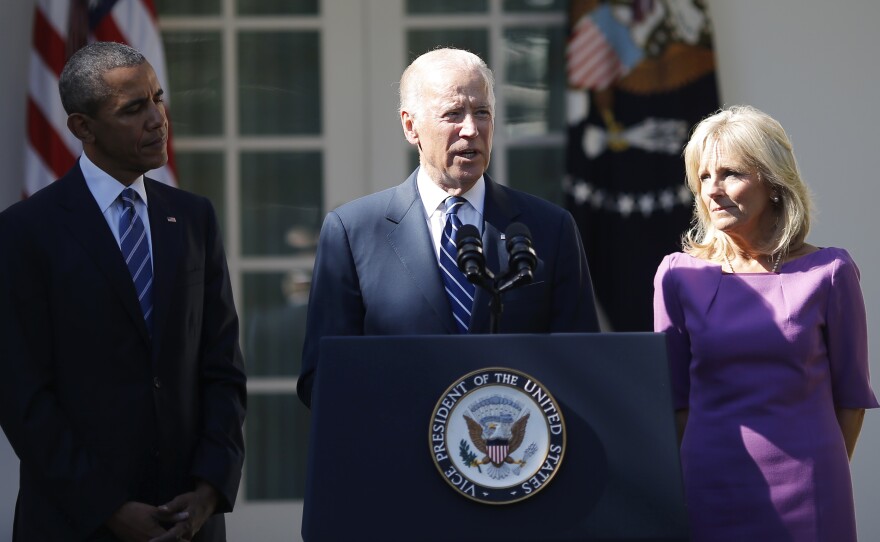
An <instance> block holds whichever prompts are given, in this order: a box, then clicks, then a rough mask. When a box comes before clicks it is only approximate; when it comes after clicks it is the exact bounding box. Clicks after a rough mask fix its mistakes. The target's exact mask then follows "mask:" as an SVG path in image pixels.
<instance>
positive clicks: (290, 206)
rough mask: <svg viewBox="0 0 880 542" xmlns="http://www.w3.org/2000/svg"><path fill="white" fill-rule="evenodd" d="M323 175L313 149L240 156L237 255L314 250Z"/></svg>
mask: <svg viewBox="0 0 880 542" xmlns="http://www.w3.org/2000/svg"><path fill="white" fill-rule="evenodd" d="M323 176H324V174H323V170H322V165H321V153H320V152H318V151H314V152H246V153H242V155H241V225H242V226H241V227H242V239H241V242H242V252H243V253H244V254H245V255H252V256H269V255H290V254H303V253H309V252H314V250H315V246H316V244H317V238H318V232H319V231H320V229H321V219H322V218H323V217H322V216H321V209H322V207H321V206H322V204H323V202H322V188H321V187H322V186H323V185H322V182H323Z"/></svg>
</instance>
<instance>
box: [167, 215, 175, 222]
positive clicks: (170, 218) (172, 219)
mask: <svg viewBox="0 0 880 542" xmlns="http://www.w3.org/2000/svg"><path fill="white" fill-rule="evenodd" d="M166 218H167V219H168V222H175V223H176V222H177V219H176V218H174V217H173V216H169V217H166Z"/></svg>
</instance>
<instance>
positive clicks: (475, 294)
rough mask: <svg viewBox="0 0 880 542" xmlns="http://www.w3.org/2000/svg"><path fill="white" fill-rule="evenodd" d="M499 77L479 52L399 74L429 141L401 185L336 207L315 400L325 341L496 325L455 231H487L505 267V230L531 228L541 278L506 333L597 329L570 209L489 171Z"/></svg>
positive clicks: (308, 351) (314, 357) (443, 55)
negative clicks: (459, 257)
mask: <svg viewBox="0 0 880 542" xmlns="http://www.w3.org/2000/svg"><path fill="white" fill-rule="evenodd" d="M494 83H495V81H494V77H493V75H492V72H491V70H489V68H488V66H486V64H485V63H484V62H483V61H482V60H481V59H480V58H479V57H478V56H476V55H474V54H472V53H469V52H467V51H463V50H459V49H437V50H434V51H431V52H428V53H425V54H423V55H422V56H420V57H418V58H417V59H415V60H414V61H413V62H412V64H410V65H409V67H408V68H407V69H406V70H405V71H404V72H403V76H402V77H401V79H400V122H401V125H402V126H403V133H404V135H405V137H406V140H407V141H409V142H410V143H411V144H413V145H415V146H416V147H418V149H419V167H418V168H416V170H415V171H414V172H413V173H412V174H411V175H410V176H409V178H408V179H407V180H406V181H404V182H403V184H401V185H399V186H397V187H395V188H391V189H388V190H384V191H382V192H378V193H376V194H372V195H369V196H366V197H363V198H360V199H358V200H355V201H353V202H350V203H348V204H346V205H343V206H341V207H339V208H338V209H336V210H334V211H332V212H330V213H329V214H328V215H327V217H326V218H325V220H324V225H323V227H322V228H321V236H320V239H319V242H318V251H317V256H316V259H315V270H314V274H313V282H312V293H311V296H310V299H309V310H308V322H307V324H306V338H305V344H304V346H303V370H302V374H301V376H300V378H299V381H298V383H297V393H298V394H299V397H300V399H301V400H302V401H303V403H305V404H306V405H311V399H312V384H313V381H314V377H315V369H316V366H317V363H318V359H319V356H320V340H321V338H322V337H327V336H337V335H419V334H424V335H436V334H455V333H487V332H489V330H490V329H489V327H490V326H489V321H490V310H489V302H490V299H491V297H492V295H491V294H490V293H488V292H486V291H483V290H481V289H479V288H475V287H474V285H473V284H471V283H469V282H468V281H467V279H466V278H465V276H464V274H463V273H461V272H460V271H459V270H458V268H457V266H456V263H455V260H456V248H455V231H456V230H457V229H458V228H459V227H461V226H462V225H464V224H471V225H473V226H475V227H476V228H477V230H478V231H479V232H480V235H481V237H482V244H483V250H484V253H485V259H486V267H487V268H488V269H489V270H490V271H493V272H500V271H503V270H505V269H506V268H507V262H508V250H507V248H506V243H505V238H504V232H505V231H506V229H507V227H508V226H509V225H510V224H512V223H515V222H519V223H522V224H524V225H525V226H526V227H527V228H528V230H529V231H530V233H531V241H532V243H533V245H534V247H535V251H536V253H537V263H536V265H535V269H534V272H533V280H532V282H531V283H530V284H528V285H527V286H524V287H521V288H518V289H515V290H512V291H511V292H510V293H509V294H507V295H505V296H504V312H503V317H502V318H501V319H500V323H499V328H498V331H499V332H500V333H551V332H595V331H598V330H599V325H598V319H597V316H596V309H595V305H594V302H593V289H592V284H591V282H590V273H589V269H588V268H587V259H586V255H585V254H584V250H583V246H582V244H581V239H580V236H579V234H578V231H577V228H576V226H575V223H574V219H573V218H572V217H571V215H570V214H569V213H568V212H567V211H565V210H563V209H562V208H560V207H558V206H556V205H553V204H551V203H549V202H547V201H545V200H542V199H540V198H537V197H535V196H532V195H529V194H526V193H523V192H519V191H517V190H513V189H510V188H507V187H505V186H501V185H499V184H496V183H495V182H494V181H492V179H490V178H489V176H488V175H486V168H487V167H488V166H489V158H490V154H491V151H492V133H493V130H494V122H495V96H494Z"/></svg>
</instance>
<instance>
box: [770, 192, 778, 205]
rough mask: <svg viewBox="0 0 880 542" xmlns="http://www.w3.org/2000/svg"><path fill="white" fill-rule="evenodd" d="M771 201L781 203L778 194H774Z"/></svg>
mask: <svg viewBox="0 0 880 542" xmlns="http://www.w3.org/2000/svg"><path fill="white" fill-rule="evenodd" d="M770 201H772V202H773V203H779V196H778V195H777V194H773V197H771V198H770Z"/></svg>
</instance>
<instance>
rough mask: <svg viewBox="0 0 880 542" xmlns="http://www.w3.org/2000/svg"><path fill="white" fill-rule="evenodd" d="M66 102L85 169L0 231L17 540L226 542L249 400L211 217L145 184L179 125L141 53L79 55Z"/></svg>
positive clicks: (2, 363)
mask: <svg viewBox="0 0 880 542" xmlns="http://www.w3.org/2000/svg"><path fill="white" fill-rule="evenodd" d="M59 87H60V90H61V99H62V103H63V105H64V108H65V110H66V111H67V113H68V115H69V117H68V121H67V125H68V128H69V129H70V130H71V132H73V134H74V135H75V136H76V137H77V138H78V139H80V140H81V141H82V143H83V150H84V152H83V154H82V155H81V156H80V159H79V161H78V163H77V164H76V165H75V166H74V167H73V169H71V170H70V171H69V172H68V173H67V174H66V175H65V176H64V177H63V178H61V179H60V180H58V181H56V182H55V183H53V184H52V185H50V186H48V187H47V188H45V189H43V190H41V191H39V192H38V193H36V194H34V195H33V196H32V197H30V198H29V199H27V200H25V201H23V202H20V203H18V204H16V205H13V206H12V207H10V208H9V209H7V210H6V211H4V212H3V213H0V255H2V257H0V374H2V377H0V425H2V427H3V431H4V432H5V434H6V436H7V438H8V439H9V442H10V444H11V445H12V447H13V449H14V450H15V453H16V454H17V455H18V457H19V459H20V461H21V468H20V484H19V493H18V502H17V505H16V510H15V526H14V528H13V540H15V541H22V542H32V541H33V542H36V541H39V542H51V541H78V540H101V541H119V540H121V541H141V540H144V541H145V540H155V541H165V540H179V539H183V540H193V541H196V540H201V541H223V540H225V538H226V537H225V527H224V523H223V515H222V513H223V512H227V511H229V510H231V509H232V505H233V503H234V500H235V496H236V493H237V491H238V484H239V480H240V477H241V467H242V462H243V459H244V442H243V439H242V431H241V429H242V423H243V421H244V413H245V401H246V395H245V373H244V366H243V362H242V359H241V354H240V350H239V346H238V317H237V316H236V312H235V307H234V306H233V300H232V292H231V288H230V281H229V272H228V270H227V265H226V260H225V255H224V252H223V247H222V243H221V239H220V234H219V232H218V227H217V221H216V218H215V216H214V211H213V208H212V207H211V204H210V203H209V202H208V201H207V200H206V199H204V198H201V197H198V196H195V195H192V194H188V193H186V192H183V191H181V190H177V189H175V188H171V187H168V186H165V185H163V184H161V183H158V182H156V181H153V180H151V179H148V178H145V177H144V173H145V172H147V171H149V170H151V169H155V168H157V167H160V166H162V165H163V164H164V163H165V162H166V161H167V148H166V142H167V135H168V122H167V120H166V116H165V109H164V106H163V103H162V89H161V87H160V85H159V82H158V79H157V78H156V74H155V72H154V71H153V68H152V67H151V66H150V64H149V63H148V62H147V61H146V60H145V58H144V57H143V56H142V55H141V54H140V53H139V52H137V51H136V50H134V49H132V48H130V47H128V46H125V45H121V44H116V43H95V44H92V45H89V46H86V47H85V48H83V49H81V50H80V51H78V52H77V53H76V54H75V55H73V56H72V57H71V59H70V60H69V62H68V63H67V65H66V66H65V68H64V71H63V73H62V74H61V79H60V83H59Z"/></svg>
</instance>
